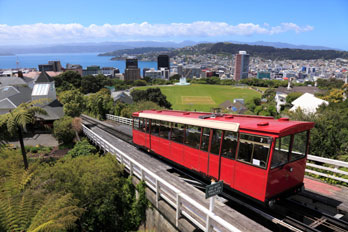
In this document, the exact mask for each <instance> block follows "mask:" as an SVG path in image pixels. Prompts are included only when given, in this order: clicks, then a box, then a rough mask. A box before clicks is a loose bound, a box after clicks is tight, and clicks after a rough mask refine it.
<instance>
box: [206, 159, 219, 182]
mask: <svg viewBox="0 0 348 232" xmlns="http://www.w3.org/2000/svg"><path fill="white" fill-rule="evenodd" d="M208 175H209V176H212V177H214V178H216V179H218V178H219V156H218V155H213V154H209V173H208Z"/></svg>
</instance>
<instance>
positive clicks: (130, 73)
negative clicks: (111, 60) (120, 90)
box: [124, 68, 140, 81]
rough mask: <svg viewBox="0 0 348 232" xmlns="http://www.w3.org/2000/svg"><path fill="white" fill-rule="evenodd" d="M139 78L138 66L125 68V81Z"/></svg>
mask: <svg viewBox="0 0 348 232" xmlns="http://www.w3.org/2000/svg"><path fill="white" fill-rule="evenodd" d="M138 79H140V69H139V68H126V70H125V72H124V80H125V81H135V80H138Z"/></svg>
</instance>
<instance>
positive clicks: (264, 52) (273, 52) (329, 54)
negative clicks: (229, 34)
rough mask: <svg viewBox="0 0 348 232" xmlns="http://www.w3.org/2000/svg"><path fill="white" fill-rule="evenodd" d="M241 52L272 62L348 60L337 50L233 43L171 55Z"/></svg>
mask: <svg viewBox="0 0 348 232" xmlns="http://www.w3.org/2000/svg"><path fill="white" fill-rule="evenodd" d="M239 51H247V53H248V54H250V55H251V56H256V57H261V58H265V59H271V60H284V59H289V60H311V59H336V58H345V59H347V58H348V52H346V51H337V50H309V49H290V48H275V47H271V46H259V45H248V44H233V43H205V44H198V45H195V46H192V47H185V48H180V49H176V50H175V51H173V52H172V53H171V54H170V55H171V56H174V55H178V54H207V53H210V54H231V55H233V54H237V53H238V52H239Z"/></svg>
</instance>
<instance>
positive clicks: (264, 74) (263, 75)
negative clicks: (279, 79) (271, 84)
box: [257, 72, 271, 79]
mask: <svg viewBox="0 0 348 232" xmlns="http://www.w3.org/2000/svg"><path fill="white" fill-rule="evenodd" d="M257 79H271V73H269V72H257Z"/></svg>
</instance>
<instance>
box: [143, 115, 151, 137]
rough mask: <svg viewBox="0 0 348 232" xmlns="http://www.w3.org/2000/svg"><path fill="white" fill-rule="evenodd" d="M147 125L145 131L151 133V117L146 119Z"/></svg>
mask: <svg viewBox="0 0 348 232" xmlns="http://www.w3.org/2000/svg"><path fill="white" fill-rule="evenodd" d="M144 122H145V125H146V130H145V133H148V134H149V133H150V119H144Z"/></svg>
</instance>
